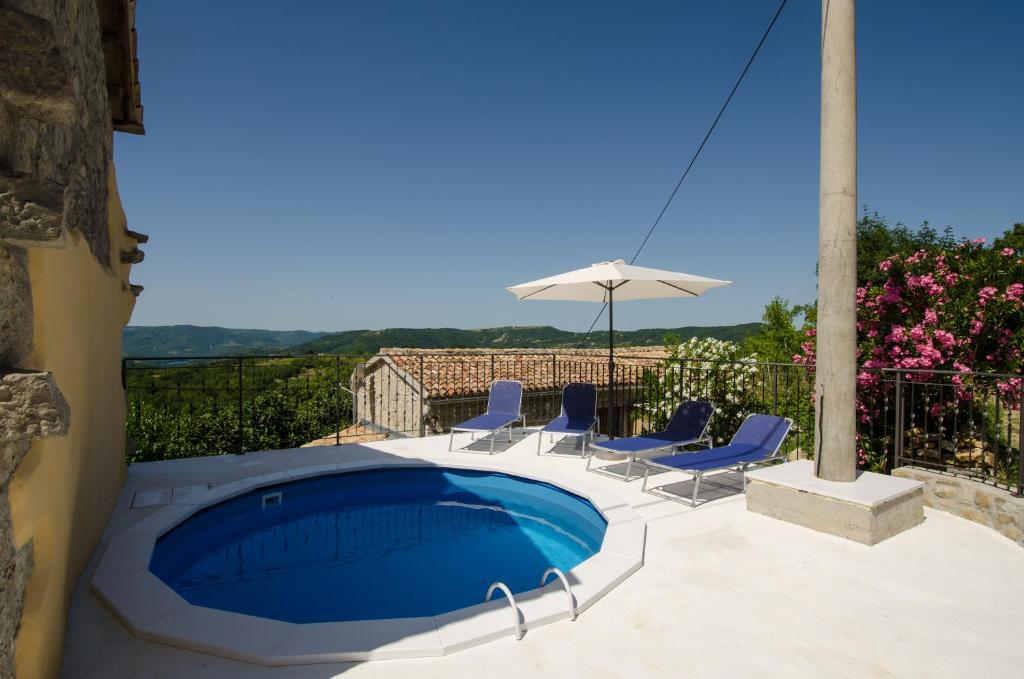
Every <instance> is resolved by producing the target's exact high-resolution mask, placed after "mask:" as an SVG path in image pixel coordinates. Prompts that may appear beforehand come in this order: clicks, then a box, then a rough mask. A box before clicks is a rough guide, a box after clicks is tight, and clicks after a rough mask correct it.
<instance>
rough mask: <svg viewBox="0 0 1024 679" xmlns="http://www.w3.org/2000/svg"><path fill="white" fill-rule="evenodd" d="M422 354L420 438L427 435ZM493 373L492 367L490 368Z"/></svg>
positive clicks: (425, 386) (425, 381) (424, 375)
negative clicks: (424, 416)
mask: <svg viewBox="0 0 1024 679" xmlns="http://www.w3.org/2000/svg"><path fill="white" fill-rule="evenodd" d="M493 360H494V356H493V355H492V356H491V361H493ZM423 366H424V361H423V355H422V354H420V438H423V437H424V436H426V435H427V421H426V420H425V419H423V411H424V405H425V402H426V395H425V393H424V392H425V391H426V389H427V375H426V373H424V372H423ZM491 370H492V374H493V370H494V369H493V368H491Z"/></svg>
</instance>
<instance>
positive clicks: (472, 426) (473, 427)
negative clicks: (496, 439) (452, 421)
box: [452, 413, 519, 431]
mask: <svg viewBox="0 0 1024 679" xmlns="http://www.w3.org/2000/svg"><path fill="white" fill-rule="evenodd" d="M518 419H519V415H513V414H511V413H484V414H483V415H477V416H476V417H474V418H473V419H471V420H466V421H465V422H462V423H460V424H458V425H456V426H455V427H452V428H453V429H456V430H463V431H494V430H495V429H504V428H505V427H507V426H508V425H510V424H511V423H513V422H515V421H516V420H518Z"/></svg>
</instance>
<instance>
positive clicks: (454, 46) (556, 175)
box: [115, 0, 1024, 330]
mask: <svg viewBox="0 0 1024 679" xmlns="http://www.w3.org/2000/svg"><path fill="white" fill-rule="evenodd" d="M776 6H777V3H776V2H775V1H774V0H746V1H740V0H723V1H722V2H635V3H626V2H615V3H612V2H550V1H540V2H477V1H475V0H465V1H463V2H431V3H413V2H404V3H395V2H384V1H380V0H373V1H370V0H365V1H363V2H328V1H327V0H321V1H319V2H313V1H294V2H259V1H249V2H227V1H217V2H209V1H205V2H198V1H196V0H177V1H176V2H158V1H156V0H146V1H145V2H140V3H139V8H138V30H139V57H140V61H141V79H142V95H143V103H144V105H145V120H146V130H147V134H146V135H145V136H144V137H135V136H132V135H124V134H119V135H117V137H116V140H115V149H116V150H115V156H116V162H117V167H118V175H119V183H120V188H121V193H122V200H123V202H124V204H125V208H126V210H127V213H128V218H129V223H130V225H131V227H132V228H134V229H135V230H138V231H143V232H145V233H148V234H150V235H151V237H152V239H151V241H150V243H149V244H148V245H147V246H146V248H145V249H146V252H147V257H146V260H145V262H144V263H143V264H141V265H139V266H137V267H135V270H134V271H133V274H132V277H133V279H134V281H135V282H137V283H141V284H143V285H145V288H146V290H145V292H144V293H143V295H142V297H141V298H140V300H139V304H138V306H137V307H136V310H135V315H134V317H133V319H132V323H133V324H136V325H158V324H174V323H193V324H198V325H222V326H228V327H256V328H272V329H309V330H344V329H356V328H384V327H423V326H455V327H467V328H474V327H490V326H497V325H544V324H548V325H554V326H557V327H560V328H565V329H583V328H585V327H587V326H588V325H589V324H590V321H591V320H592V319H593V315H594V314H595V313H596V311H597V309H598V307H597V306H596V305H590V304H582V303H576V304H574V303H557V302H535V303H530V302H518V303H517V302H516V301H515V300H514V299H513V298H512V296H511V295H509V294H508V293H506V292H505V291H504V288H505V286H508V285H512V284H515V283H520V282H524V281H527V280H532V279H535V278H540V277H542V276H547V275H550V274H554V273H559V272H561V271H564V270H568V269H572V268H577V267H579V266H585V265H587V264H589V263H591V262H595V261H600V260H604V259H611V258H616V257H622V258H625V259H627V260H628V259H629V258H630V256H631V255H632V253H633V252H634V250H635V249H636V247H637V246H638V245H639V242H640V240H641V238H642V236H643V233H644V232H645V231H646V229H647V228H648V227H649V226H650V224H651V222H652V221H653V219H654V217H655V216H656V215H657V212H658V210H659V209H660V207H661V205H662V203H663V202H664V200H665V198H666V197H667V195H668V192H669V191H670V190H671V188H672V186H673V185H674V184H675V182H676V180H677V178H678V176H679V174H680V172H681V170H682V168H683V167H684V166H685V164H686V162H687V161H688V160H689V157H690V155H691V154H692V153H693V151H694V150H695V149H696V146H697V144H698V143H699V141H700V139H701V137H702V136H703V134H704V132H705V130H706V128H707V126H708V125H709V124H710V122H711V120H712V118H713V117H714V115H715V113H716V112H717V110H718V107H719V106H720V105H721V102H722V101H723V99H724V97H725V95H726V94H727V93H728V90H729V88H730V87H731V86H732V83H733V81H734V80H735V78H736V76H737V75H738V73H739V71H740V69H741V68H742V66H743V64H744V63H745V61H746V59H747V58H748V57H749V54H750V52H751V50H752V49H753V47H754V45H755V43H756V42H757V40H758V38H759V37H760V35H761V32H762V31H763V30H764V28H765V26H766V25H767V23H768V20H769V19H770V17H771V15H772V13H773V12H774V10H775V7H776ZM858 12H859V15H858V50H859V54H858V58H859V74H858V75H859V87H860V94H859V106H860V112H859V115H860V180H859V183H860V187H859V188H860V191H859V193H860V198H859V202H860V203H861V204H867V205H868V206H870V207H871V209H873V210H878V211H879V212H880V213H882V214H883V215H884V216H886V217H888V218H889V219H891V220H894V221H895V220H902V221H904V222H906V223H908V224H910V225H917V224H919V223H920V222H921V221H922V220H929V221H930V222H931V223H932V224H933V225H935V226H939V227H942V226H945V225H947V224H951V225H953V226H954V227H955V228H956V230H957V234H958V235H962V236H970V237H975V236H986V237H990V238H991V237H993V236H995V235H998V234H999V233H1000V232H1001V231H1002V230H1003V229H1005V228H1007V227H1008V226H1009V225H1010V224H1011V223H1012V222H1014V221H1020V220H1024V169H1022V168H1024V166H1022V164H1021V159H1022V158H1024V125H1022V119H1021V116H1022V111H1024V86H1022V82H1021V78H1022V72H1024V51H1021V48H1020V35H1021V29H1022V27H1024V3H1019V2H1016V1H1006V2H980V3H967V2H962V1H955V2H954V1H949V0H941V1H940V0H919V1H909V0H907V1H901V2H895V3H893V2H883V1H882V0H862V1H861V2H860V3H859V8H858ZM819 15H820V3H818V2H816V1H815V0H791V1H790V3H789V6H788V7H787V8H786V10H785V11H784V12H783V15H782V17H781V18H780V19H779V23H778V24H777V25H776V28H775V30H774V31H773V33H772V35H771V36H770V37H769V39H768V42H767V43H766V44H765V47H764V49H763V50H762V53H761V55H760V57H759V58H758V60H757V62H756V63H755V65H754V67H753V68H752V70H751V72H750V73H749V74H748V76H747V79H746V81H745V82H744V83H743V85H742V87H741V89H740V91H739V93H738V94H737V96H736V97H735V99H734V100H733V102H732V104H731V106H730V108H729V110H728V111H727V112H726V115H725V117H724V118H723V120H722V122H721V123H720V125H719V127H718V130H717V131H716V133H715V135H714V136H713V137H712V139H711V141H710V142H709V144H708V146H707V147H706V148H705V150H704V153H703V155H702V157H701V158H700V160H698V163H697V165H696V167H695V169H694V171H693V172H691V174H690V177H689V178H688V179H687V181H686V182H685V183H684V185H683V188H682V190H681V191H680V193H679V195H678V196H677V198H676V200H675V202H674V203H673V205H672V207H671V208H670V209H669V212H668V213H667V215H666V217H665V219H664V220H663V222H662V224H661V226H660V227H659V228H658V230H657V231H656V232H655V235H654V236H653V237H652V239H651V241H650V243H649V244H648V246H647V248H646V249H645V251H644V252H643V254H642V255H641V257H640V259H639V260H638V263H639V264H642V265H646V266H654V267H659V268H666V269H673V270H679V271H687V272H690V273H696V274H701V275H707V276H713V277H718V278H728V279H731V280H733V281H735V284H734V285H733V286H731V287H729V288H725V289H722V290H713V291H712V292H710V293H709V294H708V295H707V296H706V297H704V298H702V299H699V300H672V301H659V302H632V303H629V304H622V305H618V306H617V307H616V320H617V323H616V325H617V326H621V327H622V328H624V329H625V328H640V327H664V326H680V325H692V324H700V325H711V324H728V323H738V322H745V321H753V320H758V319H759V318H760V315H761V311H762V309H763V307H764V305H765V304H766V303H767V302H768V301H769V300H770V299H771V298H772V297H773V296H775V295H781V296H783V297H786V298H788V299H790V300H792V301H794V302H807V301H810V300H813V298H814V285H815V281H814V268H815V253H816V247H817V244H816V238H817V191H818V96H819V91H818V78H819V69H818V49H819V46H818V35H819V33H818V31H819V22H820V16H819Z"/></svg>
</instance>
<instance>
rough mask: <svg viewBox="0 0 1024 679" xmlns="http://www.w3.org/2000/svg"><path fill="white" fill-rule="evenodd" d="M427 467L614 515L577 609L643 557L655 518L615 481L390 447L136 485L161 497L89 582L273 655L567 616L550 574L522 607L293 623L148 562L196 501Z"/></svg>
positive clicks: (216, 649) (494, 604)
mask: <svg viewBox="0 0 1024 679" xmlns="http://www.w3.org/2000/svg"><path fill="white" fill-rule="evenodd" d="M242 464H244V462H242ZM430 466H437V467H445V468H453V469H484V470H489V471H497V472H502V473H506V474H510V475H512V476H516V477H520V478H526V479H533V480H535V481H542V482H544V483H549V484H552V485H555V486H557V487H559V488H562V489H565V490H568V491H569V492H572V493H575V494H576V495H579V496H581V497H583V498H586V499H587V500H589V501H590V503H591V504H593V505H594V507H595V508H596V509H597V510H598V511H599V512H600V513H601V514H602V515H603V516H604V518H605V520H606V521H607V522H608V526H607V528H606V529H605V534H604V540H603V542H602V543H601V549H600V550H599V551H598V552H597V553H596V554H594V555H593V556H592V557H590V558H589V559H587V560H585V561H583V562H582V563H580V564H579V565H577V566H576V567H575V568H572V569H569V571H568V572H567V573H566V574H565V576H566V578H567V580H568V581H569V583H570V584H571V587H572V602H573V604H574V606H575V610H576V612H582V611H585V610H586V609H587V608H589V607H590V606H592V605H593V604H594V603H595V602H596V601H597V600H598V599H600V598H601V597H603V596H605V595H606V594H607V593H608V592H610V591H611V590H612V589H613V588H614V587H615V586H616V585H618V584H619V583H621V582H623V581H624V580H625V579H626V578H628V577H629V576H630V575H632V574H633V573H635V572H636V571H637V570H639V569H640V567H641V566H642V565H643V560H644V545H645V540H646V534H647V523H646V521H644V519H643V518H642V517H641V516H640V514H638V513H637V512H636V511H634V510H633V508H632V507H631V506H630V505H629V504H628V503H627V502H626V501H625V500H623V499H622V498H621V497H619V496H618V495H617V494H616V493H613V492H611V491H609V490H606V489H604V488H601V487H598V486H594V485H591V484H589V483H586V482H583V481H578V480H574V479H566V478H564V477H563V476H561V475H559V474H553V473H551V472H549V471H544V470H542V469H537V468H533V467H519V466H516V465H510V464H507V463H505V462H502V461H495V462H488V463H487V464H486V466H481V464H480V462H479V460H478V459H477V458H475V457H472V456H457V457H452V458H448V459H438V460H435V461H430V462H428V461H426V460H421V459H409V458H406V457H402V456H392V457H383V456H381V457H375V458H373V459H368V460H358V461H351V462H335V463H332V464H325V465H315V466H307V467H301V468H296V469H285V470H283V471H278V472H275V473H272V474H265V475H262V476H255V477H248V478H243V479H240V480H237V481H233V482H230V483H225V484H223V485H219V486H216V487H214V488H212V489H209V490H206V489H207V488H209V487H210V486H209V484H206V485H203V484H200V485H198V486H197V485H192V486H186V487H181V488H174V490H173V492H172V490H171V489H166V490H159V489H157V490H147V491H139V492H137V493H135V495H134V498H133V500H134V503H133V505H132V506H133V507H134V508H138V507H139V506H140V502H141V505H142V506H144V507H148V508H153V507H156V506H160V505H161V504H162V505H163V506H162V508H161V509H158V510H156V511H155V512H154V513H153V514H151V515H149V516H148V517H147V518H145V519H142V520H140V521H138V522H137V523H135V524H134V525H132V526H131V527H130V528H127V529H125V530H123V531H121V532H120V533H118V534H117V535H115V536H114V537H113V538H112V539H111V541H110V544H109V545H108V546H107V549H106V551H105V552H104V554H103V557H102V559H101V560H100V562H99V565H98V566H97V568H96V572H95V573H94V574H93V576H92V588H93V590H94V591H95V592H96V594H97V595H98V596H99V597H100V599H102V600H103V601H104V602H105V603H106V604H107V605H108V606H109V607H110V608H111V610H112V611H113V612H114V613H115V614H116V615H117V616H118V617H119V618H120V619H121V621H122V622H123V623H124V624H125V625H126V626H127V627H128V628H129V629H130V630H131V631H132V632H133V633H134V634H135V635H136V636H138V637H140V638H142V639H148V640H150V641H156V642H160V643H164V644H168V645H171V646H178V647H180V648H184V649H188V650H192V651H200V652H203V653H209V654H212V655H218V656H222V657H224V658H230V659H233V660H242V661H245V662H250V663H254V664H258V665H266V666H279V665H306V664H320V663H336V662H353V661H365V660H384V659H399V658H417V657H429V656H441V655H447V654H450V653H454V652H455V651H460V650H463V649H466V648H470V647H472V646H476V645H479V644H483V643H486V642H489V641H493V640H495V639H499V638H502V637H506V636H509V634H510V633H511V632H512V630H513V628H514V623H513V621H514V620H515V619H519V621H520V623H521V624H522V626H523V628H524V629H528V630H532V629H535V628H537V627H539V626H541V625H546V624H549V623H552V622H555V621H558V620H562V619H565V618H569V617H570V608H569V605H568V603H567V601H566V593H565V590H563V589H562V585H561V583H559V581H558V580H552V581H551V582H549V583H548V584H546V585H544V584H540V586H539V587H538V588H537V589H533V590H529V591H527V592H522V593H520V594H517V595H516V608H517V610H516V611H514V612H512V611H511V609H510V607H509V605H508V603H507V602H506V601H505V599H504V598H498V599H495V600H492V601H490V602H487V603H481V604H477V605H475V606H469V607H467V608H462V609H458V610H454V611H450V612H447V613H443V614H441V615H437V616H426V617H421V618H388V619H381V620H361V621H355V622H348V621H346V622H324V623H309V624H292V623H288V622H282V621H279V620H271V619H267V618H259V617H254V616H251V615H243V614H241V613H233V612H230V611H223V610H217V609H213V608H205V607H203V606H196V605H192V604H190V603H189V602H187V601H186V600H185V599H183V598H182V597H181V596H179V595H178V594H177V592H175V591H174V590H172V589H171V588H170V587H168V586H167V585H166V584H164V582H163V581H162V580H160V579H159V578H158V577H157V576H156V575H154V574H153V573H152V571H150V570H149V562H150V559H151V558H152V552H153V548H154V546H155V545H156V541H157V539H158V538H159V536H160V535H162V534H163V533H165V532H167V531H168V530H170V529H171V528H173V527H174V526H176V525H178V524H179V523H181V522H182V521H184V520H185V519H187V518H188V517H189V516H191V515H192V514H194V513H196V512H198V511H199V510H201V509H203V508H205V507H210V506H213V505H215V504H217V503H220V502H223V501H225V500H227V499H229V498H232V497H235V496H237V495H240V494H242V493H246V492H248V491H251V490H254V489H257V488H262V487H267V486H274V485H277V484H281V483H286V482H289V481H296V480H300V479H305V478H311V477H314V476H320V475H323V474H338V473H343V472H354V471H365V470H371V469H384V468H393V467H430ZM140 498H141V501H140ZM539 576H540V574H539V573H538V580H539ZM483 595H484V592H481V598H483ZM513 615H514V616H515V617H512V616H513Z"/></svg>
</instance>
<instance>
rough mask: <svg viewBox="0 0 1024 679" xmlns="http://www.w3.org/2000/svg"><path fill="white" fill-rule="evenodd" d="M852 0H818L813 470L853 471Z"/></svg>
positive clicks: (824, 474)
mask: <svg viewBox="0 0 1024 679" xmlns="http://www.w3.org/2000/svg"><path fill="white" fill-rule="evenodd" d="M855 4H856V3H855V0H822V3H821V5H822V50H821V180H820V197H819V206H818V349H817V354H818V360H817V372H816V387H817V406H816V407H817V412H816V417H815V428H816V436H815V442H816V445H815V453H816V458H815V459H816V474H817V476H819V477H820V478H823V479H827V480H829V481H853V480H855V479H856V473H857V448H856V433H857V430H856V426H857V422H856V407H855V406H856V389H857V325H856V324H857V300H856V297H857V48H856V24H855V17H854V15H855Z"/></svg>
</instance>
